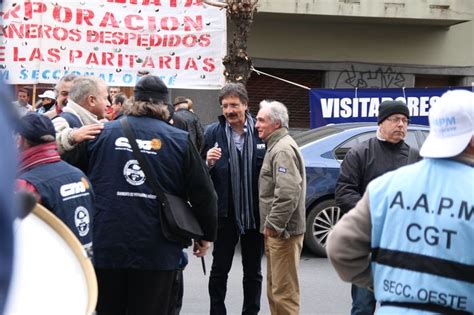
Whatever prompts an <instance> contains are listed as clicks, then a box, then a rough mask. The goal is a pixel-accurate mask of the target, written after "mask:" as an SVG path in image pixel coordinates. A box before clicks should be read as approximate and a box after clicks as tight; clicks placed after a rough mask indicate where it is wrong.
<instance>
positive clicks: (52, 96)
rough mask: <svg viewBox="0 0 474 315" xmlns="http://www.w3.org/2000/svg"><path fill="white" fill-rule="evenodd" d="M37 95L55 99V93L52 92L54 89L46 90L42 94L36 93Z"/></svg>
mask: <svg viewBox="0 0 474 315" xmlns="http://www.w3.org/2000/svg"><path fill="white" fill-rule="evenodd" d="M38 97H39V98H50V99H52V100H55V99H56V93H54V91H51V90H47V91H45V92H44V93H43V94H40V95H38Z"/></svg>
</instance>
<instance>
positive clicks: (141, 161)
mask: <svg viewBox="0 0 474 315" xmlns="http://www.w3.org/2000/svg"><path fill="white" fill-rule="evenodd" d="M120 124H121V125H122V128H123V131H124V133H125V136H126V137H127V139H128V143H130V146H131V147H132V150H133V155H135V158H136V159H137V160H138V163H139V164H140V166H141V167H142V170H143V173H145V176H146V179H148V183H149V184H150V186H151V188H152V189H153V191H154V192H155V194H156V198H158V200H159V201H160V203H162V204H163V203H165V200H166V198H165V195H164V194H163V192H162V191H161V190H160V189H159V188H158V183H157V182H156V179H155V177H153V176H151V171H150V168H149V165H148V162H147V160H145V158H144V156H143V154H141V152H140V149H139V148H138V145H137V140H136V139H135V136H134V135H133V130H132V128H131V127H130V124H129V123H128V119H127V117H124V118H122V119H120Z"/></svg>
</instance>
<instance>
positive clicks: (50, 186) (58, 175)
mask: <svg viewBox="0 0 474 315" xmlns="http://www.w3.org/2000/svg"><path fill="white" fill-rule="evenodd" d="M17 129H18V148H19V151H20V153H21V155H20V165H19V168H18V174H17V190H19V191H20V190H24V191H28V192H30V193H32V194H33V195H34V196H35V198H36V201H37V202H38V203H41V204H42V205H44V206H45V207H46V208H48V209H49V210H50V211H51V212H53V213H54V214H55V215H56V216H57V217H58V218H59V219H61V220H62V221H63V222H64V223H65V224H66V225H67V226H68V227H69V229H70V230H71V231H72V232H73V233H74V235H75V236H76V237H77V239H78V240H79V241H80V242H81V244H82V246H83V247H84V249H85V250H86V252H87V253H88V255H89V256H92V224H93V222H92V220H93V217H94V204H93V200H94V199H93V197H94V195H93V190H92V187H91V185H90V183H89V180H88V179H87V177H86V176H85V175H84V173H83V172H82V171H81V170H79V169H78V168H76V167H74V166H72V165H70V164H68V163H66V162H64V161H62V160H61V158H60V156H59V153H58V149H57V146H56V141H55V135H56V131H55V129H54V125H53V123H52V122H51V120H50V119H49V118H48V117H46V116H44V115H41V114H38V113H35V112H32V113H28V114H26V115H24V116H23V117H22V118H21V119H20V122H19V123H18V128H17Z"/></svg>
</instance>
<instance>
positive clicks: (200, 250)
mask: <svg viewBox="0 0 474 315" xmlns="http://www.w3.org/2000/svg"><path fill="white" fill-rule="evenodd" d="M211 244H212V242H208V241H204V240H200V241H196V240H195V241H194V246H193V254H194V256H196V257H204V256H206V254H207V250H208V249H209V247H211Z"/></svg>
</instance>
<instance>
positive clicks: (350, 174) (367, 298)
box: [335, 101, 419, 315]
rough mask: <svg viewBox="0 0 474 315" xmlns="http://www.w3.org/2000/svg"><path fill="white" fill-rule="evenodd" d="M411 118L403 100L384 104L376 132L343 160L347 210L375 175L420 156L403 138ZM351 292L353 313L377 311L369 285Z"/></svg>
mask: <svg viewBox="0 0 474 315" xmlns="http://www.w3.org/2000/svg"><path fill="white" fill-rule="evenodd" d="M409 118H410V113H409V111H408V107H407V106H406V104H405V103H403V102H401V101H385V102H383V103H382V104H380V107H379V114H378V125H379V128H378V130H377V134H376V136H375V137H373V138H370V139H368V140H366V141H364V142H362V143H359V144H357V145H355V146H354V147H352V148H351V149H350V150H349V152H348V153H347V154H346V156H345V158H344V160H343V162H342V165H341V171H340V174H339V178H338V180H337V184H336V193H335V199H336V204H337V206H338V207H340V208H341V210H342V211H343V213H347V212H348V211H349V210H350V209H352V208H354V206H355V205H356V203H357V202H358V201H359V200H360V199H361V198H362V195H363V194H364V192H365V189H366V187H367V185H368V184H369V182H370V181H371V180H372V179H374V178H376V177H378V176H380V175H382V174H385V173H387V172H389V171H392V170H394V169H397V168H399V167H401V166H404V165H407V164H409V163H413V162H416V161H417V160H418V159H419V155H418V152H417V150H416V149H413V148H410V147H409V146H408V144H406V143H405V142H404V141H403V139H404V138H405V136H406V133H407V128H408V123H409ZM351 295H352V310H351V314H352V315H361V314H373V313H374V311H375V299H374V295H373V293H372V292H370V291H369V290H368V289H367V288H361V287H357V286H355V285H352V288H351Z"/></svg>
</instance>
